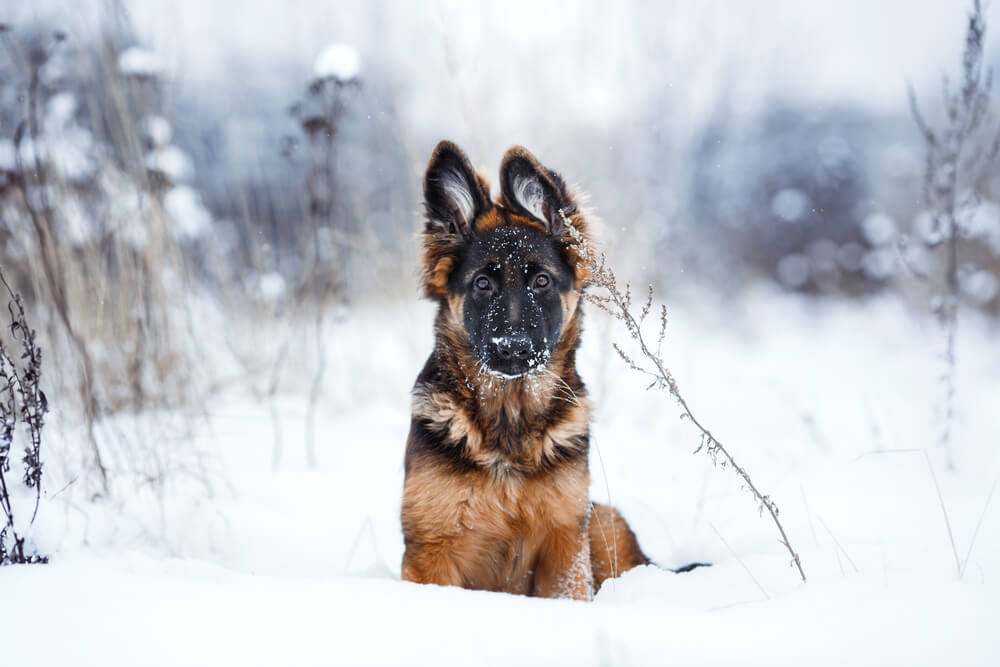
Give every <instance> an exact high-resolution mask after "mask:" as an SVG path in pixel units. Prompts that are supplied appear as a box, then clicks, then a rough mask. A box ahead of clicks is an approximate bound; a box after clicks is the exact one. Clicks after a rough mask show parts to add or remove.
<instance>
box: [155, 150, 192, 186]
mask: <svg viewBox="0 0 1000 667" xmlns="http://www.w3.org/2000/svg"><path fill="white" fill-rule="evenodd" d="M146 168H147V169H149V170H150V171H158V172H160V173H161V174H163V175H164V176H166V177H167V178H168V179H169V180H170V182H171V183H185V182H187V181H190V180H191V178H192V177H193V176H194V163H193V162H192V161H191V158H190V157H188V154H187V153H185V152H184V151H183V150H182V149H180V148H178V147H177V146H166V147H164V148H157V149H155V150H152V151H150V152H149V153H148V154H147V155H146Z"/></svg>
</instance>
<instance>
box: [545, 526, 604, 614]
mask: <svg viewBox="0 0 1000 667" xmlns="http://www.w3.org/2000/svg"><path fill="white" fill-rule="evenodd" d="M531 594H532V595H534V596H536V597H546V598H570V599H573V600H592V599H593V597H594V576H593V572H592V570H591V564H590V540H589V536H588V533H587V530H586V520H581V522H580V524H579V525H576V526H572V527H569V526H567V527H565V528H557V529H555V530H553V531H552V533H551V534H550V535H549V536H548V538H547V539H546V540H545V542H544V543H543V544H542V548H541V550H540V551H539V553H538V561H537V562H536V565H535V579H534V586H533V588H532V593H531Z"/></svg>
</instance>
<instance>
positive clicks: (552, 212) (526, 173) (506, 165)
mask: <svg viewBox="0 0 1000 667" xmlns="http://www.w3.org/2000/svg"><path fill="white" fill-rule="evenodd" d="M500 188H501V192H502V200H501V202H502V203H503V205H504V206H505V207H507V208H509V209H511V210H514V211H517V212H519V213H521V214H522V215H526V216H528V217H530V218H533V219H535V220H537V221H539V222H541V223H542V224H544V225H545V228H546V229H547V230H548V232H549V233H550V234H552V235H553V236H556V237H563V236H566V235H567V234H568V232H567V230H566V224H565V220H568V219H572V218H573V216H574V215H576V213H577V206H576V202H575V201H574V199H573V197H572V195H571V194H570V192H569V188H567V187H566V182H565V181H564V180H563V178H562V176H560V175H559V174H557V173H556V172H554V171H552V170H551V169H546V168H545V167H544V166H542V164H541V163H540V162H539V161H538V160H537V159H535V156H534V155H532V154H531V153H530V152H528V150H527V149H525V148H523V147H521V146H514V147H513V148H511V149H510V150H508V151H507V154H506V155H504V158H503V162H502V163H501V165H500ZM581 231H582V230H581Z"/></svg>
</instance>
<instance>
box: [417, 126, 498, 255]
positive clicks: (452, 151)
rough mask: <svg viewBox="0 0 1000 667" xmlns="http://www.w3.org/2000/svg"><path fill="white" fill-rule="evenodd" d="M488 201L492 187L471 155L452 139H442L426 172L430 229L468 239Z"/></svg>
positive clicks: (426, 195) (425, 195) (426, 194)
mask: <svg viewBox="0 0 1000 667" xmlns="http://www.w3.org/2000/svg"><path fill="white" fill-rule="evenodd" d="M488 204H489V189H488V187H487V186H486V184H485V182H484V181H483V180H482V179H481V178H480V177H479V176H478V175H477V174H476V172H475V170H474V169H473V168H472V165H471V164H470V163H469V158H467V157H466V155H465V153H464V152H462V149H461V148H459V147H458V146H456V145H455V144H453V143H452V142H450V141H442V142H440V143H439V144H438V145H437V147H436V148H435V149H434V153H433V154H432V155H431V159H430V162H429V163H428V165H427V173H426V174H425V175H424V208H425V210H426V212H427V224H428V229H427V232H428V233H431V232H432V231H435V230H436V231H439V232H442V233H444V234H447V235H452V236H457V237H459V238H462V239H468V238H469V236H471V234H472V228H473V224H474V223H475V220H476V218H477V217H478V216H479V215H480V214H481V213H482V212H483V211H484V210H485V209H486V207H487V205H488ZM432 228H434V229H432Z"/></svg>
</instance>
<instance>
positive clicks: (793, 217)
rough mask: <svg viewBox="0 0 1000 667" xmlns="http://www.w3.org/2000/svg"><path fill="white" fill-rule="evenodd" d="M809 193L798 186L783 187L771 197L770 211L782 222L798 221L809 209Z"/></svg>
mask: <svg viewBox="0 0 1000 667" xmlns="http://www.w3.org/2000/svg"><path fill="white" fill-rule="evenodd" d="M809 203H810V202H809V195H807V194H806V193H804V192H802V190H799V189H798V188H784V189H783V190H780V191H778V193H777V194H776V195H774V198H773V199H771V212H772V213H774V215H775V217H777V218H778V219H779V220H782V221H784V222H798V221H799V220H800V219H801V218H802V216H803V215H804V214H805V212H806V211H807V210H808V209H809Z"/></svg>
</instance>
